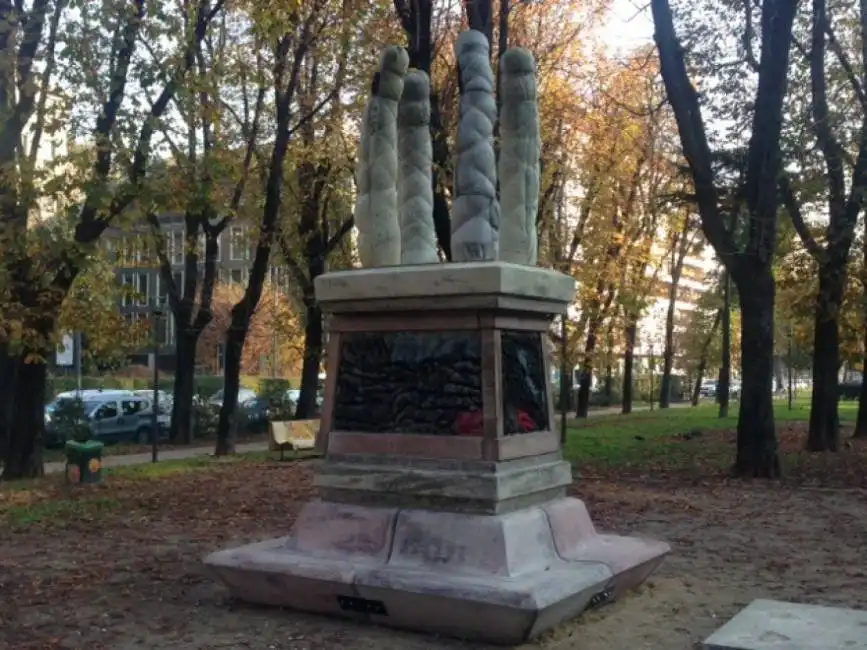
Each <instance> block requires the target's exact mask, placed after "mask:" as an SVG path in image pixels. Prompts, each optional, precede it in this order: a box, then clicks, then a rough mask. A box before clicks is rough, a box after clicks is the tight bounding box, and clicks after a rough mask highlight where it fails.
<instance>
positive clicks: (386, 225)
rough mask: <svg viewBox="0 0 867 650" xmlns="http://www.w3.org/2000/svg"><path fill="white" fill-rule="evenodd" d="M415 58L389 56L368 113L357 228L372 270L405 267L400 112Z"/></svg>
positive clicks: (400, 53)
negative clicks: (399, 193)
mask: <svg viewBox="0 0 867 650" xmlns="http://www.w3.org/2000/svg"><path fill="white" fill-rule="evenodd" d="M408 66H409V56H408V55H407V53H406V50H404V49H403V48H401V47H396V46H391V47H387V48H385V50H383V53H382V56H381V58H380V68H379V73H378V74H377V77H376V78H375V80H374V84H373V85H374V87H373V91H372V93H371V96H370V100H369V102H368V105H367V108H366V109H365V112H364V121H363V124H362V128H361V139H360V143H359V152H358V168H357V171H356V177H357V183H358V197H357V199H356V203H355V226H356V228H357V229H358V253H359V256H360V257H361V263H362V264H363V265H364V266H367V267H375V266H396V265H398V264H400V225H399V224H398V215H397V108H398V102H399V101H400V97H401V95H402V94H403V84H404V76H405V75H406V71H407V67H408Z"/></svg>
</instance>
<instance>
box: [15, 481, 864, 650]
mask: <svg viewBox="0 0 867 650" xmlns="http://www.w3.org/2000/svg"><path fill="white" fill-rule="evenodd" d="M206 474H207V476H205V475H206ZM210 474H211V473H201V474H199V475H186V476H178V477H173V478H172V479H171V480H163V481H159V482H154V483H159V484H160V486H159V487H158V488H156V489H155V490H154V491H152V492H143V491H142V490H140V489H139V490H136V489H135V486H134V485H132V486H124V485H121V486H117V485H115V486H114V488H113V492H111V494H117V493H121V494H125V490H129V491H131V494H130V495H128V496H126V497H124V500H123V501H122V508H120V509H118V508H116V507H115V508H112V507H110V505H111V504H110V503H109V502H107V504H106V508H107V512H106V513H105V514H103V515H101V516H99V517H84V519H83V520H82V521H80V522H78V523H76V524H73V525H69V524H68V523H63V524H62V525H61V524H59V523H58V524H53V523H51V522H48V523H45V524H38V525H31V526H27V527H26V528H10V529H6V530H3V531H0V594H3V601H2V602H3V604H2V606H0V648H4V649H5V648H10V649H12V648H14V649H15V650H35V649H37V648H40V649H41V648H91V649H95V648H111V649H116V650H132V649H142V648H149V649H161V648H171V649H176V650H193V649H205V648H239V649H240V648H253V649H262V650H270V649H272V648H274V649H287V650H288V649H292V650H314V649H320V648H321V649H326V648H327V649H329V650H340V649H344V648H345V649H347V650H349V649H352V650H374V649H376V650H434V649H458V648H479V649H481V648H484V647H485V646H483V645H481V644H478V643H472V644H468V643H461V642H459V641H451V640H446V639H438V638H430V637H423V636H418V635H413V634H407V633H401V632H394V631H390V630H385V629H378V628H372V627H365V626H359V625H354V624H350V623H346V622H341V621H334V620H330V619H325V618H319V617H314V616H307V615H301V614H297V613H293V612H289V611H280V610H273V609H267V608H260V607H252V606H249V605H244V604H241V603H237V602H232V601H231V600H230V599H229V598H228V596H227V593H226V592H225V591H224V589H223V588H222V587H221V586H219V585H217V584H215V583H214V582H212V581H211V580H210V579H209V577H208V576H206V575H205V574H204V573H203V571H202V567H201V565H200V558H201V557H202V556H203V555H204V554H206V553H207V552H209V551H211V550H214V549H216V548H222V547H226V546H227V545H230V544H237V543H241V542H246V541H251V540H258V539H264V538H268V537H271V536H277V535H281V534H284V533H285V531H286V529H287V528H288V526H289V524H290V522H291V517H292V515H293V514H294V513H295V512H297V509H298V507H299V506H300V503H301V502H302V501H303V499H304V498H306V497H308V496H309V495H310V493H311V491H310V488H309V480H310V467H309V466H302V465H280V466H274V465H273V464H271V465H262V466H261V471H259V472H250V471H249V470H247V471H245V472H243V473H241V472H226V473H222V474H219V475H215V476H210ZM108 490H109V488H106V495H108V494H109V492H108ZM575 493H576V494H577V495H579V496H581V497H582V498H584V499H585V500H586V501H587V503H588V505H589V506H590V508H591V512H592V513H593V514H594V518H595V520H596V522H597V526H598V527H599V528H600V529H607V530H614V531H618V532H623V533H640V534H644V535H648V536H653V537H658V538H660V539H665V540H667V541H669V542H670V543H671V544H672V545H673V547H674V552H673V554H672V555H671V557H670V558H669V559H668V560H667V561H666V562H665V564H664V565H663V567H662V568H661V569H660V571H659V572H658V573H657V574H656V576H655V577H653V578H652V579H651V580H650V581H649V582H648V583H647V584H646V585H645V586H644V587H643V588H642V589H641V590H639V591H638V592H636V593H633V594H631V595H630V596H629V597H628V598H625V599H623V600H621V601H620V602H618V603H615V604H612V605H609V606H606V607H604V608H601V609H599V610H597V611H594V612H591V613H588V614H587V615H585V616H584V617H582V618H581V619H580V620H579V621H576V622H572V623H569V624H566V625H564V626H562V627H561V628H560V629H558V630H557V631H556V632H554V633H552V634H550V635H548V636H547V637H545V638H543V639H540V640H539V641H538V642H537V643H535V644H531V645H528V646H526V647H527V648H545V649H546V650H555V649H556V650H578V649H579V648H580V650H603V649H604V650H611V649H612V648H614V649H622V650H626V649H629V650H643V649H646V650H688V649H692V648H696V647H698V645H697V644H698V643H699V642H700V641H701V640H703V639H704V638H706V637H707V636H708V635H709V634H710V633H712V632H713V631H714V630H715V629H717V628H718V627H719V626H720V625H722V624H723V623H724V622H725V621H726V620H728V619H729V618H730V617H731V616H732V615H733V614H734V613H735V612H736V611H737V610H738V609H740V608H741V607H743V606H745V605H746V604H747V603H749V602H750V601H751V600H752V599H754V598H758V597H769V598H775V599H785V600H798V601H803V602H813V603H819V604H832V605H833V604H836V605H845V606H849V607H859V608H867V562H865V560H864V555H863V554H864V551H863V549H865V548H867V498H865V493H863V492H860V491H830V490H809V489H799V490H795V489H789V488H781V487H770V488H769V487H767V486H761V485H753V486H749V485H734V486H732V485H727V486H724V487H702V486H690V487H675V486H672V485H669V486H662V485H656V486H653V487H646V486H642V485H640V484H637V483H627V484H619V485H618V484H614V483H612V482H606V481H595V482H589V483H583V484H581V485H579V486H576V490H575ZM216 494H222V495H224V497H223V498H222V500H221V502H219V503H218V502H215V501H214V495H216ZM191 502H192V503H194V504H196V508H195V509H196V514H195V515H194V516H191V515H190V514H189V507H184V506H189V504H190V503H191Z"/></svg>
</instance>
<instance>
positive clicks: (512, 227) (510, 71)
mask: <svg viewBox="0 0 867 650" xmlns="http://www.w3.org/2000/svg"><path fill="white" fill-rule="evenodd" d="M500 99H501V105H500V160H499V170H498V172H499V179H500V204H501V206H502V226H501V228H500V257H499V259H501V260H503V261H504V262H514V263H515V264H527V265H529V266H535V265H536V260H537V258H538V252H539V251H538V240H537V235H536V211H537V210H538V207H539V156H540V153H541V148H542V141H541V138H540V135H539V107H538V100H537V97H536V66H535V62H534V61H533V55H532V54H530V53H529V52H528V51H527V50H524V49H521V48H517V47H516V48H512V49H510V50H508V51H506V52H505V53H504V54H503V57H502V59H501V60H500Z"/></svg>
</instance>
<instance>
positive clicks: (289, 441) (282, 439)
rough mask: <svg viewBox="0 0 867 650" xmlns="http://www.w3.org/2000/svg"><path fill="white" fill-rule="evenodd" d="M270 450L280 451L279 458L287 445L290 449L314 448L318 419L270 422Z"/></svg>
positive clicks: (281, 458) (317, 431)
mask: <svg viewBox="0 0 867 650" xmlns="http://www.w3.org/2000/svg"><path fill="white" fill-rule="evenodd" d="M270 428H271V451H278V450H279V451H280V460H283V454H284V452H285V450H286V448H287V447H288V448H289V449H291V450H292V451H299V450H302V449H314V448H315V447H316V435H317V433H319V420H318V419H317V420H286V421H283V422H271V426H270Z"/></svg>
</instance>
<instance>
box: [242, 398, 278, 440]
mask: <svg viewBox="0 0 867 650" xmlns="http://www.w3.org/2000/svg"><path fill="white" fill-rule="evenodd" d="M239 412H240V415H242V416H243V418H244V420H243V421H242V423H241V424H242V427H243V429H244V430H245V431H248V432H249V433H263V432H265V431H267V430H268V423H269V422H270V421H271V407H270V405H269V404H268V402H267V401H266V400H264V399H262V398H261V397H256V398H253V399H251V400H247V401H246V402H244V403H243V404H239Z"/></svg>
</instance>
